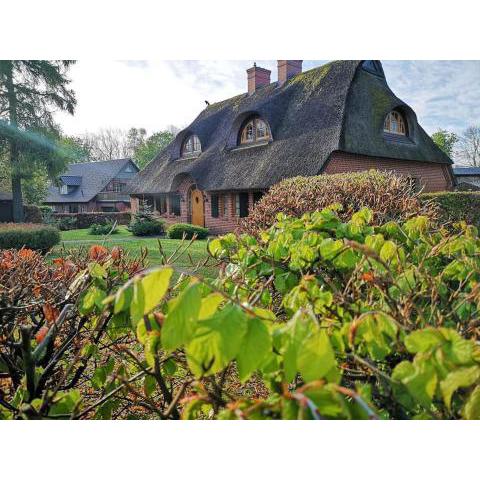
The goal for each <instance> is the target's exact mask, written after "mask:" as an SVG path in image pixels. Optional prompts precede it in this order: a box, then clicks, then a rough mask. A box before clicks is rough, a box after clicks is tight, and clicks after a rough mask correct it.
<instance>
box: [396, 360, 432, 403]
mask: <svg viewBox="0 0 480 480" xmlns="http://www.w3.org/2000/svg"><path fill="white" fill-rule="evenodd" d="M413 366H414V371H413V374H412V375H410V376H407V377H406V378H404V379H403V384H404V385H405V386H406V387H407V389H408V391H409V393H410V394H411V395H412V397H413V398H415V400H416V401H417V402H418V403H420V405H422V406H423V407H425V408H430V407H431V404H432V399H433V396H434V395H435V391H436V388H437V380H438V379H437V374H436V371H435V368H434V366H433V365H432V363H431V362H430V361H428V360H425V359H420V360H417V359H416V361H415V362H414V363H413Z"/></svg>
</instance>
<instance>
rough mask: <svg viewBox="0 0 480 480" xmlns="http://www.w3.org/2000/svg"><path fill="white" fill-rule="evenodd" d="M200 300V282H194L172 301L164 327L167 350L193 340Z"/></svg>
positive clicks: (163, 341) (163, 340) (164, 345)
mask: <svg viewBox="0 0 480 480" xmlns="http://www.w3.org/2000/svg"><path fill="white" fill-rule="evenodd" d="M200 302H201V299H200V284H199V283H194V284H191V285H189V286H188V287H187V288H186V289H185V290H184V291H183V292H182V293H181V294H180V295H179V296H178V297H177V298H175V299H174V300H173V301H172V303H170V305H169V311H168V314H167V316H166V317H165V321H164V323H163V327H162V346H163V348H165V350H168V351H172V350H175V349H176V348H178V347H181V346H182V345H184V344H186V343H188V342H189V341H190V340H191V338H192V336H193V334H194V332H195V328H196V326H197V320H198V314H199V312H200Z"/></svg>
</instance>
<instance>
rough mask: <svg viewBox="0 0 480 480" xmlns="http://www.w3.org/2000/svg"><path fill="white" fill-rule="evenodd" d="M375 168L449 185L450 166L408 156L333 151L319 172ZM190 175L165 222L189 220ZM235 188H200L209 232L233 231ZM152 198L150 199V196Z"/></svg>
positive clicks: (433, 186)
mask: <svg viewBox="0 0 480 480" xmlns="http://www.w3.org/2000/svg"><path fill="white" fill-rule="evenodd" d="M370 169H377V170H382V171H393V172H395V173H398V174H400V175H404V176H408V177H412V178H413V179H416V180H417V181H418V185H419V187H420V188H422V189H423V191H424V192H432V191H439V190H449V189H451V188H452V182H453V179H452V175H451V169H450V167H449V166H448V165H443V164H438V163H427V162H415V161H411V160H395V159H388V158H375V157H367V156H365V155H357V154H351V153H345V152H340V151H337V152H333V153H332V155H331V156H330V158H329V160H328V162H327V163H326V165H325V168H324V170H323V172H322V173H326V174H331V173H347V172H359V171H364V170H370ZM194 185H195V184H194V182H193V180H192V179H191V178H185V179H184V180H183V181H182V182H181V183H180V184H179V185H178V188H177V190H176V194H178V195H180V199H181V200H180V215H173V214H172V213H171V208H170V197H168V196H167V198H166V212H165V213H163V214H159V217H161V218H162V219H163V220H165V222H166V223H167V225H170V224H172V223H190V222H191V213H190V192H191V189H192V188H193V187H194ZM214 194H216V195H218V197H219V198H218V200H219V202H218V203H219V209H218V210H219V214H218V217H212V195H214ZM237 195H238V193H237V192H204V201H205V203H204V214H205V215H204V217H205V227H207V228H208V229H209V231H210V233H211V234H214V235H218V234H224V233H227V232H231V231H234V230H235V229H236V228H237V226H238V225H239V223H240V221H241V218H240V217H239V216H238V214H237V211H236V210H237V209H236V196H237ZM253 195H254V194H253V192H252V191H250V192H248V208H249V210H251V209H252V208H253V203H254V197H253ZM147 197H150V198H151V199H154V203H153V204H154V209H155V210H157V208H156V207H157V205H158V204H159V201H158V198H159V196H158V195H157V196H152V195H150V196H148V195H145V196H144V198H147ZM151 201H152V200H151ZM131 205H132V212H136V211H137V210H138V208H139V198H135V197H132V199H131Z"/></svg>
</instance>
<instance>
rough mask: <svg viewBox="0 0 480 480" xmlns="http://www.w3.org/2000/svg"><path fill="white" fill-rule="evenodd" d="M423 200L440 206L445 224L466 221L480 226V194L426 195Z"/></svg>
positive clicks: (441, 193) (442, 193)
mask: <svg viewBox="0 0 480 480" xmlns="http://www.w3.org/2000/svg"><path fill="white" fill-rule="evenodd" d="M421 199H422V200H424V201H429V202H433V203H435V204H436V205H438V206H439V207H440V215H441V220H443V221H445V222H460V221H465V222H467V223H469V224H473V225H480V193H476V192H437V193H424V194H422V195H421Z"/></svg>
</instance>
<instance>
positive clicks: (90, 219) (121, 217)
mask: <svg viewBox="0 0 480 480" xmlns="http://www.w3.org/2000/svg"><path fill="white" fill-rule="evenodd" d="M53 218H54V219H55V220H56V221H58V222H64V223H65V219H71V222H72V223H73V222H75V223H74V228H89V227H91V226H92V225H94V224H101V225H103V224H105V223H113V222H117V225H128V224H129V223H130V221H131V214H130V212H84V213H55V214H54V215H53ZM68 221H69V220H67V221H66V222H68Z"/></svg>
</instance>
